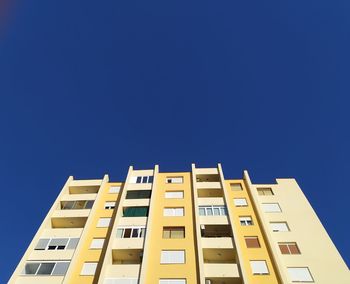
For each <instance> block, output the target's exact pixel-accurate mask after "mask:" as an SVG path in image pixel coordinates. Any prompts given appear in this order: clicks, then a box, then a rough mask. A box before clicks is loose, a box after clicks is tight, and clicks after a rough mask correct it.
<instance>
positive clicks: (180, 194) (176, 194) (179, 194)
mask: <svg viewBox="0 0 350 284" xmlns="http://www.w3.org/2000/svg"><path fill="white" fill-rule="evenodd" d="M164 196H165V198H167V199H168V198H169V199H183V198H184V191H183V190H177V191H166V192H165V194H164Z"/></svg>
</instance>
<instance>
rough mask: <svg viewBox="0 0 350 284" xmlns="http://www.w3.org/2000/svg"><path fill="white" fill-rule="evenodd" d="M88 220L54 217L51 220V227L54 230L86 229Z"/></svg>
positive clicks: (85, 218) (83, 218)
mask: <svg viewBox="0 0 350 284" xmlns="http://www.w3.org/2000/svg"><path fill="white" fill-rule="evenodd" d="M61 212H62V211H61ZM63 212H65V211H63ZM86 220H87V217H53V218H51V227H52V228H53V229H56V228H59V229H63V228H84V226H85V224H86Z"/></svg>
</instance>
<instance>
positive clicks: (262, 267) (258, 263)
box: [250, 260, 269, 275]
mask: <svg viewBox="0 0 350 284" xmlns="http://www.w3.org/2000/svg"><path fill="white" fill-rule="evenodd" d="M250 267H251V269H252V272H253V274H254V275H263V274H269V270H268V269H267V265H266V261H265V260H251V261H250Z"/></svg>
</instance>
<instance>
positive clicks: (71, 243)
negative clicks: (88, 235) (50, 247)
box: [67, 238, 79, 249]
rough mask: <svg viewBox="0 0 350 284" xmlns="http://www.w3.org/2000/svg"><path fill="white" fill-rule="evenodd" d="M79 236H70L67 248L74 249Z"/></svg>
mask: <svg viewBox="0 0 350 284" xmlns="http://www.w3.org/2000/svg"><path fill="white" fill-rule="evenodd" d="M78 242H79V238H71V239H70V240H69V243H68V245H67V249H75V248H76V247H77V245H78Z"/></svg>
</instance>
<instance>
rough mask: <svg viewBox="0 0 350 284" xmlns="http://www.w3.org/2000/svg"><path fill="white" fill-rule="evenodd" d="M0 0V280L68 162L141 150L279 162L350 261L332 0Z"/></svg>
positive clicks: (342, 54)
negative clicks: (294, 180) (0, 254)
mask: <svg viewBox="0 0 350 284" xmlns="http://www.w3.org/2000/svg"><path fill="white" fill-rule="evenodd" d="M9 2H11V3H10V4H9ZM266 2H268V3H266ZM2 3H3V4H1V5H0V9H1V13H0V17H1V21H0V25H1V31H0V131H1V136H0V178H1V194H2V195H1V201H2V202H1V203H2V204H1V207H0V213H1V216H2V226H1V227H2V233H1V234H0V238H1V243H2V244H3V248H2V250H1V252H2V257H1V258H0V267H1V269H0V282H1V283H5V282H6V281H7V280H8V278H9V276H10V274H11V273H12V272H13V270H14V268H15V266H16V264H17V263H18V261H19V260H20V258H21V256H22V254H23V253H24V251H25V249H26V247H27V246H28V244H29V242H30V240H31V239H32V237H33V235H34V234H35V232H36V230H37V228H38V227H39V225H40V223H41V221H42V219H43V218H44V216H45V215H46V213H47V211H48V210H49V207H50V205H51V204H52V202H53V201H54V199H55V198H56V196H57V194H58V192H59V191H60V189H61V187H62V185H63V184H64V182H65V180H66V178H67V177H68V176H69V175H74V176H75V177H76V178H101V177H102V176H103V174H105V173H108V174H110V176H111V178H112V179H113V180H123V179H124V178H125V176H126V173H127V167H128V166H129V165H134V166H135V167H136V168H150V167H153V165H154V164H156V163H158V164H160V169H161V171H177V170H189V169H190V164H191V163H192V162H195V163H196V164H197V165H198V166H215V165H216V163H217V162H221V163H222V164H223V168H224V172H225V174H226V176H227V177H231V178H239V177H241V176H242V171H243V169H248V170H249V171H250V173H251V177H252V180H253V182H273V181H274V178H276V177H295V178H296V179H297V181H298V182H299V184H300V186H301V188H302V189H303V191H304V192H305V194H306V195H307V197H308V199H309V201H310V202H311V204H312V205H313V207H314V209H315V210H316V212H317V213H318V216H319V217H320V219H321V220H322V222H323V224H324V226H325V227H326V229H327V230H328V232H329V234H330V236H331V237H332V239H333V241H334V242H335V244H336V246H337V247H338V249H339V251H340V252H341V254H342V256H343V257H344V258H345V260H346V261H347V263H348V264H349V263H350V243H349V235H348V225H347V224H348V219H349V212H348V207H349V206H348V204H349V197H350V191H349V190H350V189H349V172H350V164H349V160H350V150H349V144H350V136H349V119H350V117H349V116H350V115H349V103H350V97H349V94H350V83H349V82H350V81H349V75H350V72H349V68H350V67H349V66H350V60H349V59H350V55H349V54H350V52H349V51H350V37H349V30H350V29H349V28H350V17H349V13H350V2H349V1H348V0H344V1H332V2H329V1H312V0H309V1H305V0H301V1H261V0H259V1H254V0H252V1H205V0H201V1H164V0H162V1H144V0H143V1H136V0H135V1H115V0H110V1H91V0H85V1H74V0H71V1H47V0H38V1H7V2H6V1H2ZM6 4H9V5H6ZM4 229H5V230H4ZM316 237H317V236H315V238H316ZM325 257H326V256H325Z"/></svg>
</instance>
